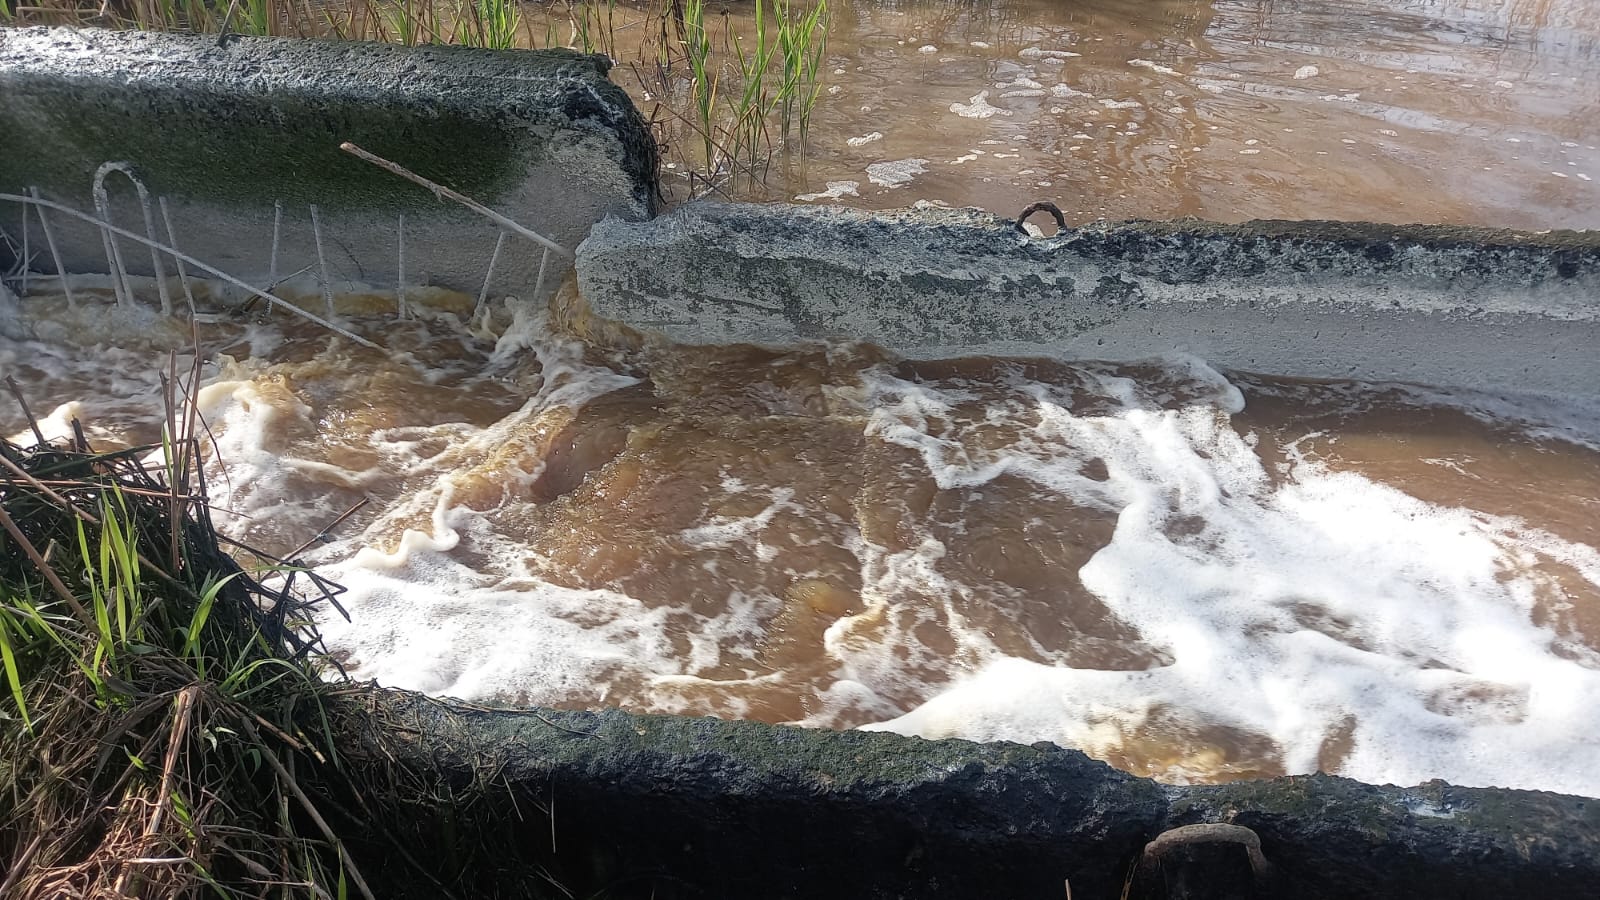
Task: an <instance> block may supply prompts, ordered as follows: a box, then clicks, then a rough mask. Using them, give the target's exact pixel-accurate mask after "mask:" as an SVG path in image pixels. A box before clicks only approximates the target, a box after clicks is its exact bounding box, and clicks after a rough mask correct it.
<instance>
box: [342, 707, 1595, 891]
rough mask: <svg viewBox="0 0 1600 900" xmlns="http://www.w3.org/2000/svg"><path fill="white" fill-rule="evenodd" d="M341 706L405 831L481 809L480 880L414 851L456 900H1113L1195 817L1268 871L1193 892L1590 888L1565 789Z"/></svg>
mask: <svg viewBox="0 0 1600 900" xmlns="http://www.w3.org/2000/svg"><path fill="white" fill-rule="evenodd" d="M359 706H360V708H361V712H360V713H359V714H358V715H355V716H350V717H340V718H339V721H341V722H343V724H342V725H341V726H340V729H341V733H342V737H341V743H342V746H343V748H344V752H345V754H346V765H347V766H349V767H353V769H354V770H357V771H360V772H362V773H364V774H362V775H361V776H360V777H361V779H362V780H364V781H371V782H376V783H381V784H400V785H408V786H409V787H408V789H407V790H406V792H405V793H407V794H410V795H414V796H417V797H434V798H437V797H450V798H452V800H451V802H449V803H442V804H440V803H418V804H417V805H415V806H414V807H410V808H407V809H405V810H404V811H403V813H402V814H401V816H400V818H402V819H403V821H404V824H405V827H406V828H407V829H409V830H410V832H411V833H412V834H414V835H418V836H423V835H439V834H449V833H459V832H460V830H461V829H462V828H463V827H466V822H467V821H468V820H472V819H473V817H474V815H477V812H475V811H481V810H482V809H484V808H485V806H484V805H485V804H488V805H489V806H490V807H492V808H493V809H495V810H496V816H497V817H498V818H496V819H495V821H496V822H497V823H498V825H497V827H496V828H495V829H493V834H492V835H490V836H489V837H487V838H486V840H490V841H492V842H493V843H494V846H495V847H497V848H502V849H501V850H499V851H498V852H497V855H496V860H497V862H496V865H497V866H499V868H498V869H497V868H495V867H494V866H485V865H481V864H472V865H467V864H463V865H461V866H459V867H455V866H452V865H450V864H449V859H450V858H451V857H452V856H456V855H463V854H464V852H465V851H462V850H460V849H455V850H448V849H447V850H438V849H429V847H428V846H427V845H428V841H429V840H432V838H427V837H419V838H418V840H419V841H420V843H421V845H422V846H419V850H418V852H419V853H428V854H429V856H428V857H427V858H429V859H437V860H440V861H441V867H440V871H441V872H448V873H455V874H450V875H447V878H457V879H459V880H458V881H456V882H455V884H454V887H455V888H457V889H458V891H459V892H460V894H461V895H462V896H520V895H524V894H522V893H519V891H518V890H516V889H508V888H507V885H521V886H522V888H525V889H527V891H526V892H527V894H537V893H538V892H537V891H536V890H534V889H533V888H532V887H530V885H533V884H535V883H536V882H537V881H538V877H539V876H537V874H536V873H537V872H538V871H543V872H544V873H546V874H549V875H551V876H554V877H555V878H556V879H557V880H561V881H564V883H565V886H566V887H567V888H568V889H569V890H571V891H573V893H574V894H576V895H577V896H590V895H591V892H594V891H600V890H602V889H604V890H605V893H603V894H601V895H603V896H611V897H636V896H637V897H657V898H669V897H713V898H724V897H725V898H748V897H761V898H790V897H793V898H800V897H829V898H845V897H850V898H890V897H903V898H923V897H970V898H1017V900H1020V898H1040V900H1061V898H1063V897H1064V896H1067V895H1066V893H1065V888H1066V885H1067V884H1069V883H1070V885H1071V891H1072V893H1071V897H1073V898H1074V900H1095V898H1107V900H1114V898H1119V897H1122V896H1123V893H1122V892H1123V889H1124V886H1125V885H1126V884H1128V879H1129V877H1130V874H1131V873H1132V872H1133V870H1134V865H1135V863H1137V862H1138V860H1139V858H1140V855H1141V852H1142V851H1143V849H1144V846H1145V844H1146V843H1147V842H1149V841H1151V840H1153V839H1155V838H1156V837H1157V836H1158V835H1160V834H1161V833H1162V832H1164V831H1166V830H1167V829H1170V828H1175V827H1178V826H1183V825H1190V824H1194V823H1199V822H1232V823H1234V824H1238V825H1242V826H1245V827H1248V828H1250V829H1253V830H1254V831H1255V832H1256V834H1257V835H1259V837H1260V844H1261V849H1262V852H1263V854H1264V855H1265V857H1266V860H1267V862H1268V863H1269V864H1270V871H1269V872H1266V873H1264V875H1263V877H1261V878H1260V879H1247V880H1246V881H1244V882H1240V881H1238V880H1237V879H1233V880H1230V881H1229V882H1228V883H1227V884H1212V886H1213V887H1215V888H1217V890H1215V891H1209V892H1207V895H1216V896H1258V897H1284V898H1306V900H1318V898H1339V900H1348V898H1351V897H1362V898H1379V897H1395V898H1419V900H1420V898H1434V897H1439V898H1445V897H1448V898H1475V897H1483V898H1494V900H1505V898H1507V897H1539V898H1540V900H1564V898H1574V900H1576V898H1585V900H1588V898H1592V897H1594V896H1595V894H1594V886H1595V885H1596V884H1600V800H1591V799H1585V798H1581V797H1569V796H1561V795H1556V794H1548V793H1539V792H1530V791H1509V790H1483V789H1470V788H1458V787H1452V786H1449V785H1445V784H1442V783H1437V782H1435V783H1430V784H1426V785H1422V786H1420V787H1414V788H1398V787H1375V786H1372V785H1366V784H1362V783H1359V782H1354V781H1350V780H1347V779H1343V778H1335V777H1331V776H1310V777H1300V778H1284V779H1277V780H1274V781H1265V782H1246V783H1239V784H1230V785H1220V786H1197V787H1170V786H1162V785H1158V784H1156V783H1154V782H1151V781H1148V780H1146V779H1142V778H1136V777H1134V776H1131V775H1128V774H1126V773H1123V772H1119V771H1117V770H1115V769H1112V768H1111V767H1109V766H1106V765H1104V764H1103V763H1099V762H1096V761H1094V760H1091V759H1089V758H1088V757H1086V756H1084V755H1083V754H1082V753H1079V752H1077V751H1074V750H1065V749H1062V748H1059V747H1056V746H1053V745H1050V744H1036V745H1033V746H1022V745H1018V744H1007V743H990V744H975V743H971V742H967V741H960V740H941V741H927V740H923V739H920V738H910V737H902V736H899V735H895V734H887V733H867V732H857V731H851V732H843V733H837V732H830V731H820V730H810V729H800V728H791V727H784V726H772V725H764V724H760V723H755V722H736V721H721V720H717V719H710V718H698V719H695V718H683V717H674V716H644V715H632V714H629V713H624V712H621V711H618V710H607V711H604V712H571V711H556V710H527V711H497V710H489V709H482V708H472V707H465V706H461V705H453V704H451V703H448V702H444V701H437V700H431V699H428V698H425V697H421V696H418V695H412V694H406V693H403V692H397V691H384V690H374V691H372V692H370V693H369V694H367V695H365V696H364V697H363V698H362V699H361V700H360V701H359ZM513 810H516V811H519V812H517V813H515V814H512V812H511V811H513ZM390 812H392V811H390ZM513 857H515V858H513ZM519 867H520V868H519ZM1246 873H1247V874H1248V870H1246ZM1210 874H1212V873H1211V872H1210V871H1209V870H1206V871H1199V872H1195V871H1186V872H1185V871H1179V870H1178V869H1177V868H1173V867H1169V868H1167V869H1166V870H1165V872H1164V873H1161V874H1159V876H1158V877H1156V878H1153V879H1144V880H1143V881H1141V880H1140V879H1135V881H1134V884H1133V885H1132V886H1131V889H1130V894H1129V896H1131V897H1168V896H1173V897H1177V896H1197V894H1196V892H1195V891H1193V890H1190V891H1189V893H1188V894H1173V893H1170V889H1171V887H1172V885H1174V884H1176V883H1178V882H1179V881H1180V880H1182V879H1183V878H1187V879H1188V881H1189V883H1190V884H1195V883H1199V884H1207V883H1208V879H1207V876H1208V875H1210ZM523 879H528V880H526V881H524V880H523ZM1213 881H1214V880H1213ZM431 890H433V887H431V886H426V885H423V884H417V885H416V886H415V889H414V890H412V891H411V892H409V893H407V894H404V896H415V897H422V896H432V894H430V893H429V891H431ZM396 896H402V894H396Z"/></svg>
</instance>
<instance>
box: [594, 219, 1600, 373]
mask: <svg viewBox="0 0 1600 900" xmlns="http://www.w3.org/2000/svg"><path fill="white" fill-rule="evenodd" d="M578 255H579V260H578V277H579V286H580V288H581V289H582V291H583V292H584V294H585V296H586V297H587V299H588V300H589V302H590V304H591V306H592V307H593V309H594V311H595V312H596V313H598V314H600V315H602V316H605V317H607V318H614V319H619V320H622V321H624V322H627V323H628V324H630V325H633V326H635V327H639V328H647V329H654V330H657V331H659V332H662V333H664V334H666V335H667V336H669V337H671V338H673V339H675V340H678V341H684V342H689V343H725V342H752V343H758V344H791V343H793V342H795V341H803V340H810V339H819V338H847V339H856V340H863V341H870V342H873V343H877V344H880V345H883V346H885V347H888V348H890V349H892V350H894V351H896V352H899V353H902V354H905V355H908V356H914V357H944V356H959V355H971V354H1004V355H1020V356H1052V357H1059V358H1077V359H1109V360H1131V359H1140V358H1147V357H1150V356H1156V355H1161V354H1168V353H1173V352H1187V353H1193V354H1196V355H1198V356H1200V357H1203V358H1205V359H1206V360H1208V361H1210V362H1212V363H1213V364H1216V365H1220V366H1224V367H1227V368H1232V369H1239V370H1246V371H1257V372H1265V373H1271V374H1278V375H1292V376H1304V377H1312V378H1357V379H1367V380H1377V381H1403V382H1415V383H1422V384H1432V385H1442V386H1454V387H1467V388H1478V389H1488V390H1518V391H1528V392H1537V393H1547V394H1558V395H1560V394H1566V395H1600V352H1597V351H1600V232H1547V233H1524V232H1510V231H1500V230H1493V229H1482V228H1462V227H1452V226H1393V225H1376V224H1368V223H1341V222H1247V223H1244V224H1242V225H1221V224H1216V223H1209V222H1200V221H1193V220H1189V221H1175V222H1128V223H1120V224H1099V225H1092V226H1087V227H1084V228H1079V229H1074V230H1068V231H1066V232H1063V233H1062V234H1059V235H1056V236H1053V237H1049V238H1038V237H1027V236H1025V235H1023V234H1021V233H1019V232H1018V231H1017V230H1016V229H1015V227H1014V224H1013V223H1012V222H1011V221H1009V220H1005V219H1000V218H996V217H994V216H991V215H988V214H985V213H981V212H976V211H971V210H939V209H918V210H900V211H894V212H884V213H871V212H863V211H857V210H846V209H831V208H815V207H803V206H789V205H774V206H755V205H748V204H710V203H708V204H699V205H694V206H689V207H685V208H683V209H681V210H678V211H677V212H674V213H672V214H671V215H668V216H664V217H662V218H659V219H656V220H653V221H651V222H648V223H643V224H629V223H624V222H620V221H609V222H604V223H601V224H600V225H599V226H597V227H596V229H595V230H594V232H593V234H591V235H590V237H589V238H588V240H586V241H585V242H584V243H583V245H582V246H581V247H580V248H579V254H578Z"/></svg>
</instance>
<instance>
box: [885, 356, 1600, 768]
mask: <svg viewBox="0 0 1600 900" xmlns="http://www.w3.org/2000/svg"><path fill="white" fill-rule="evenodd" d="M1191 368H1192V367H1191ZM1219 378H1220V376H1219ZM1102 388H1103V391H1102V393H1103V394H1104V395H1105V396H1110V397H1113V398H1116V399H1118V400H1119V402H1120V404H1121V408H1120V409H1114V410H1111V411H1109V412H1106V411H1103V410H1098V411H1096V413H1095V414H1085V413H1084V412H1083V411H1080V410H1075V409H1074V408H1073V407H1072V405H1071V404H1070V403H1063V402H1061V401H1060V398H1054V397H1050V396H1048V392H1047V391H1045V390H1044V389H1043V388H1042V386H1035V387H1033V388H1031V389H1030V390H1031V393H1033V395H1034V396H1035V398H1036V399H1037V402H1038V405H1037V409H1036V413H1037V416H1038V420H1037V424H1035V425H1034V426H1033V427H1032V428H1031V429H1030V430H1029V431H1028V432H1025V433H1024V435H1022V436H1021V438H1020V439H1019V440H1017V441H1016V442H1015V443H1014V444H1012V445H1011V446H1009V447H1006V448H1004V449H1003V450H993V449H989V442H984V441H982V440H979V439H978V432H979V431H980V430H981V426H980V425H979V424H978V423H971V424H968V425H965V426H956V427H952V426H951V423H950V415H951V410H952V408H953V407H954V406H955V405H957V404H958V403H959V402H960V398H959V397H953V396H950V395H946V394H945V393H944V392H942V391H940V390H938V389H937V388H935V387H931V386H929V385H926V384H923V385H905V386H900V387H893V388H890V389H888V392H889V394H890V395H891V396H893V397H894V398H895V403H894V404H893V405H886V406H885V410H886V415H885V417H884V420H883V421H881V422H879V423H878V426H877V427H878V429H879V432H880V433H881V434H882V435H883V436H884V437H885V439H887V440H890V441H893V442H896V443H900V444H902V445H904V446H908V447H914V448H916V449H917V450H918V451H919V453H920V455H921V457H922V459H923V460H924V463H925V464H926V465H927V466H928V468H929V471H930V474H932V475H933V477H934V478H935V479H936V480H937V481H938V483H939V484H940V486H941V487H954V486H957V485H975V484H983V483H986V482H989V481H992V480H994V479H995V478H997V477H999V476H1000V475H1001V474H1002V473H1004V474H1009V475H1020V476H1021V477H1024V478H1027V479H1029V480H1030V481H1032V482H1034V483H1035V484H1037V485H1038V486H1039V487H1040V488H1043V489H1046V490H1049V491H1052V492H1055V493H1057V494H1058V495H1059V496H1060V497H1061V498H1062V500H1063V502H1071V503H1075V504H1082V505H1091V506H1101V507H1108V508H1112V509H1115V510H1116V511H1117V522H1116V529H1115V532H1114V536H1113V538H1112V539H1111V541H1110V543H1109V544H1108V545H1107V546H1105V547H1103V548H1101V549H1100V550H1099V551H1098V552H1096V553H1095V554H1094V555H1093V557H1092V559H1091V560H1090V561H1089V562H1088V564H1086V565H1085V566H1084V567H1083V568H1082V570H1081V571H1080V572H1079V573H1078V577H1079V578H1080V579H1081V581H1082V583H1083V585H1084V586H1085V587H1086V588H1087V589H1088V590H1089V591H1091V592H1092V593H1093V594H1094V596H1095V597H1097V598H1098V599H1099V600H1101V601H1102V602H1103V603H1105V604H1106V606H1107V607H1108V608H1109V609H1110V610H1112V611H1113V612H1114V613H1115V614H1116V615H1117V616H1119V617H1120V618H1122V619H1123V620H1124V621H1127V622H1129V623H1131V624H1132V625H1133V626H1134V627H1136V628H1137V629H1138V631H1139V633H1140V635H1141V637H1142V638H1143V639H1144V640H1146V641H1147V642H1150V643H1152V644H1155V645H1158V646H1160V647H1161V648H1163V649H1164V651H1165V652H1166V653H1168V654H1169V655H1170V656H1171V658H1172V660H1173V662H1172V664H1171V665H1167V666H1162V667H1159V668H1156V669H1152V670H1149V671H1140V672H1107V671H1098V670H1080V669H1070V668H1066V667H1063V666H1049V665H1042V664H1040V663H1038V662H1035V661H1026V660H1020V659H1016V658H1011V657H1005V656H996V657H991V658H989V659H987V660H985V661H984V662H983V663H982V664H981V665H980V666H978V667H977V669H976V671H975V672H974V673H973V674H972V675H970V676H967V677H965V678H962V679H959V680H958V681H957V682H956V683H955V684H953V685H952V686H951V687H950V688H949V689H948V690H946V691H945V692H943V693H942V694H940V695H938V696H937V697H934V698H933V699H931V700H930V701H928V702H927V703H925V704H923V705H921V706H919V707H918V708H916V709H914V710H912V711H910V712H909V713H907V714H906V715H904V716H901V717H899V718H897V719H894V720H892V721H889V722H887V723H882V724H879V725H874V726H868V727H871V728H882V729H887V730H894V731H899V732H903V733H908V734H919V735H923V736H926V737H942V736H955V735H959V736H962V737H966V738H976V739H983V740H990V739H1005V740H1016V741H1023V742H1027V741H1034V740H1039V739H1041V738H1045V739H1051V740H1055V741H1057V742H1060V743H1062V744H1065V745H1068V746H1077V747H1082V748H1084V749H1086V750H1088V751H1090V752H1092V753H1097V754H1100V755H1105V756H1109V757H1110V758H1113V759H1116V758H1119V754H1121V755H1122V756H1121V757H1120V758H1127V757H1128V756H1129V755H1130V754H1131V755H1137V754H1133V751H1131V750H1130V749H1129V748H1130V746H1131V745H1136V744H1138V743H1139V742H1140V741H1141V740H1143V739H1144V738H1142V737H1141V734H1142V733H1145V732H1147V730H1148V725H1147V723H1148V721H1149V720H1150V719H1151V717H1152V716H1160V717H1162V718H1163V719H1164V720H1165V722H1166V725H1165V726H1164V727H1166V728H1169V729H1170V728H1171V727H1173V723H1176V724H1177V728H1178V730H1179V731H1180V732H1182V731H1184V730H1187V731H1188V732H1189V733H1190V734H1191V735H1193V734H1199V733H1202V732H1203V731H1204V729H1205V728H1206V727H1211V726H1220V727H1222V728H1226V729H1230V730H1232V731H1233V732H1235V733H1237V734H1242V735H1247V736H1252V737H1255V738H1259V739H1263V740H1265V741H1269V742H1270V743H1271V745H1272V746H1273V747H1274V748H1275V753H1276V755H1277V757H1278V760H1279V765H1281V768H1282V770H1283V771H1286V772H1290V773H1302V772H1311V771H1316V770H1318V769H1319V768H1323V769H1334V770H1336V771H1338V772H1339V773H1340V774H1345V775H1349V776H1352V777H1356V778H1360V779H1363V780H1367V781H1373V782H1391V781H1392V782H1397V783H1402V784H1408V783H1415V782H1418V781H1422V780H1426V779H1428V778H1435V777H1442V778H1445V779H1448V780H1451V781H1454V782H1457V783H1462V784H1471V785H1499V786H1510V787H1541V788H1545V789H1555V790H1563V791H1569V792H1573V793H1580V794H1587V795H1591V796H1595V795H1600V775H1597V774H1596V773H1597V772H1600V767H1597V765H1596V763H1597V762H1600V735H1597V734H1596V733H1595V732H1594V729H1593V728H1592V724H1591V723H1593V722H1594V721H1600V654H1596V653H1595V652H1594V651H1593V650H1592V649H1591V648H1577V649H1574V648H1571V647H1570V646H1569V647H1567V652H1566V653H1565V654H1562V653H1557V652H1555V651H1556V649H1557V646H1558V645H1559V644H1561V643H1562V641H1561V638H1560V637H1559V636H1558V635H1557V634H1556V633H1555V632H1554V631H1552V630H1551V629H1550V628H1548V627H1545V626H1543V625H1536V624H1535V623H1534V621H1533V618H1532V610H1533V606H1534V603H1535V600H1536V598H1537V597H1538V596H1539V595H1540V594H1541V592H1548V591H1550V590H1551V589H1552V585H1551V584H1550V582H1549V581H1548V580H1547V579H1543V578H1542V577H1541V576H1540V574H1539V573H1538V571H1537V568H1538V566H1539V564H1540V562H1541V561H1544V562H1549V561H1561V562H1564V564H1566V565H1569V566H1572V567H1573V569H1574V571H1575V572H1577V573H1578V576H1579V577H1580V578H1582V579H1583V580H1584V581H1586V582H1587V584H1588V586H1589V588H1590V589H1593V588H1600V554H1597V553H1596V551H1595V550H1594V549H1593V548H1590V547H1586V546H1582V545H1578V544H1573V543H1571V542H1567V541H1563V540H1561V539H1559V538H1557V537H1555V536H1553V535H1550V534H1547V533H1544V532H1541V531H1539V530H1538V529H1536V528H1533V527H1530V526H1528V525H1527V524H1526V523H1523V522H1520V521H1515V520H1510V519H1504V518H1496V517H1492V516H1486V515H1483V514H1481V513H1478V512H1475V511H1472V510H1468V509H1459V508H1448V507H1441V506H1436V505H1432V504H1428V503H1425V502H1423V501H1421V500H1418V499H1416V498H1414V497H1410V496H1408V495H1407V494H1405V493H1403V492H1401V491H1399V490H1396V489H1394V488H1391V487H1388V486H1385V485H1382V484H1379V483H1376V482H1373V481H1370V480H1368V479H1367V478H1365V477H1363V476H1361V475H1357V474H1354V473H1348V472H1336V471H1331V470H1328V469H1326V468H1325V467H1323V466H1322V465H1321V464H1319V463H1317V462H1315V461H1312V460H1308V459H1304V458H1294V457H1293V455H1292V454H1291V459H1292V462H1291V464H1290V465H1289V467H1288V470H1287V471H1286V472H1285V473H1283V474H1281V475H1279V474H1276V473H1273V472H1270V471H1268V469H1267V468H1266V467H1265V466H1264V464H1263V462H1262V459H1261V457H1260V456H1259V455H1258V454H1257V453H1256V451H1255V448H1254V446H1253V445H1252V440H1251V436H1249V435H1241V434H1239V433H1237V432H1236V431H1235V430H1234V429H1233V428H1232V427H1231V425H1230V424H1229V422H1228V418H1227V415H1226V414H1225V413H1226V410H1227V408H1228V406H1229V405H1230V404H1229V403H1228V402H1227V397H1226V394H1227V392H1226V391H1222V390H1219V391H1218V393H1217V395H1216V396H1217V397H1218V398H1219V399H1222V400H1223V401H1224V402H1223V403H1222V404H1220V405H1217V406H1214V405H1211V404H1210V403H1194V402H1185V401H1180V402H1177V403H1173V402H1172V401H1173V399H1174V398H1170V397H1169V398H1164V399H1165V401H1166V402H1158V403H1151V402H1150V401H1151V399H1152V398H1151V397H1149V396H1148V393H1147V389H1146V388H1144V387H1142V386H1136V385H1133V384H1132V383H1127V382H1123V383H1118V382H1117V381H1116V380H1115V379H1107V380H1106V381H1105V383H1104V384H1103V385H1102ZM1141 395H1143V396H1141ZM930 423H935V424H933V425H931V426H930ZM1091 457H1092V458H1097V459H1101V460H1103V461H1104V466H1105V472H1106V475H1107V477H1106V478H1105V479H1104V480H1103V481H1102V480H1098V479H1092V478H1085V477H1084V476H1083V475H1082V472H1083V462H1084V460H1085V459H1086V458H1091ZM1193 744H1194V746H1192V747H1191V748H1190V749H1189V750H1187V751H1184V752H1180V753H1178V754H1176V755H1175V756H1173V757H1172V758H1168V759H1166V760H1165V761H1163V762H1160V763H1159V764H1157V765H1154V766H1153V768H1154V770H1155V773H1156V774H1159V775H1163V776H1164V777H1167V778H1169V779H1176V780H1183V779H1185V778H1186V777H1191V776H1200V777H1213V776H1214V775H1215V772H1216V768H1217V767H1216V761H1215V760H1214V759H1206V758H1204V757H1205V754H1206V747H1205V742H1204V741H1196V742H1193ZM1158 755H1159V754H1158Z"/></svg>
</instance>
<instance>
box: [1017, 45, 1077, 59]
mask: <svg viewBox="0 0 1600 900" xmlns="http://www.w3.org/2000/svg"><path fill="white" fill-rule="evenodd" d="M1017 55H1018V56H1020V57H1022V58H1023V59H1036V60H1045V59H1060V60H1066V59H1073V58H1074V57H1078V56H1082V55H1083V54H1081V53H1073V52H1072V51H1071V50H1045V49H1043V48H1041V47H1037V46H1035V47H1024V48H1023V49H1021V50H1018V51H1017Z"/></svg>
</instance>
